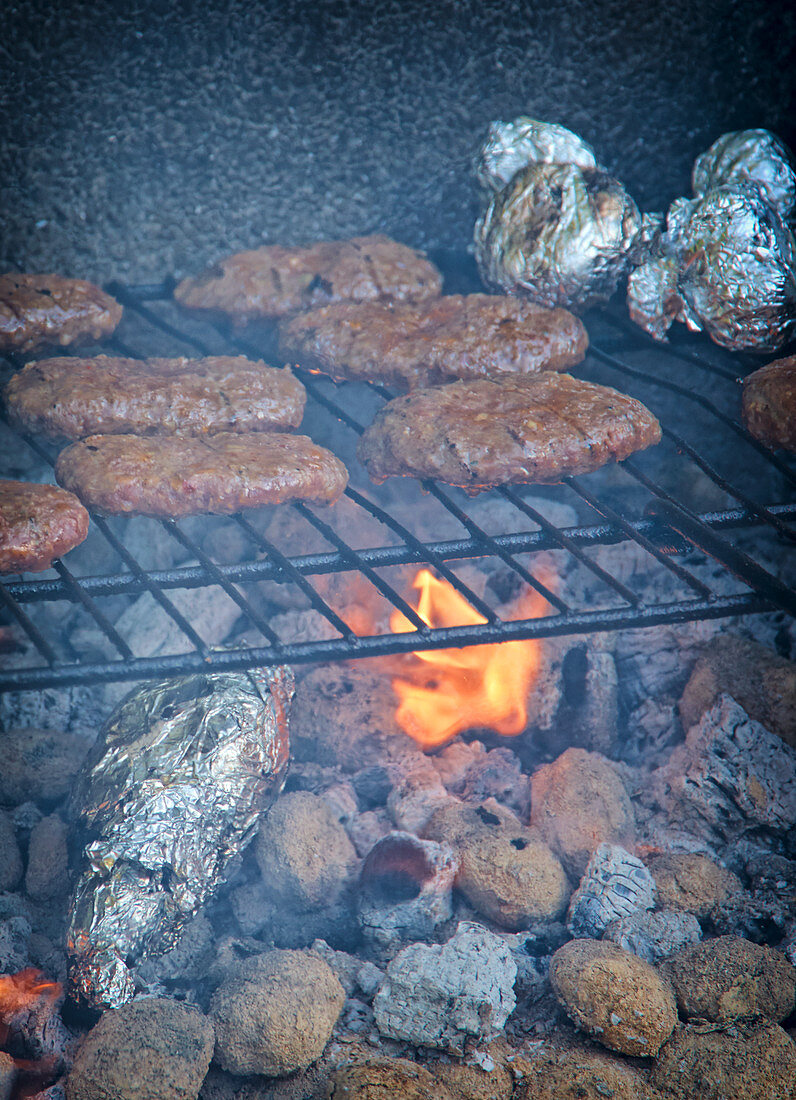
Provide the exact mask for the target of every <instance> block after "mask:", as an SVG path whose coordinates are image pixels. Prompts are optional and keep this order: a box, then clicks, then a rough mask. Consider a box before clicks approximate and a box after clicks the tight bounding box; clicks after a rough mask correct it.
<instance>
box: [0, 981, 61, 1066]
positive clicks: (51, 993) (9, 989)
mask: <svg viewBox="0 0 796 1100" xmlns="http://www.w3.org/2000/svg"><path fill="white" fill-rule="evenodd" d="M64 997H65V994H64V990H63V987H62V986H61V985H60V984H59V983H58V982H51V981H49V980H48V979H47V978H46V976H45V975H44V974H42V973H41V971H39V970H35V969H33V968H29V969H26V970H22V971H21V972H20V973H18V974H13V975H12V974H7V975H0V1043H1V1044H2V1045H3V1046H4V1047H5V1049H6V1050H7V1051H8V1052H9V1053H11V1054H13V1055H14V1056H15V1057H17V1058H23V1059H29V1060H32V1061H35V1062H36V1063H37V1071H38V1072H40V1073H41V1074H42V1076H45V1075H49V1077H50V1079H52V1078H53V1077H56V1076H57V1075H58V1074H60V1073H63V1072H64V1070H66V1069H68V1068H69V1067H70V1066H71V1064H72V1059H73V1058H74V1054H75V1047H76V1042H75V1038H74V1036H73V1035H72V1033H71V1032H70V1031H68V1030H67V1028H66V1026H65V1025H64V1022H63V1020H62V1019H61V1012H60V1009H61V1006H62V1005H63V1003H64Z"/></svg>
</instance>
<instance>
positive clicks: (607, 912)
mask: <svg viewBox="0 0 796 1100" xmlns="http://www.w3.org/2000/svg"><path fill="white" fill-rule="evenodd" d="M654 905H655V881H654V879H653V877H652V875H651V874H650V873H649V871H648V870H647V868H646V867H645V866H644V864H643V863H642V862H641V860H640V859H639V858H638V857H637V856H634V855H631V854H630V852H627V851H625V849H624V848H620V847H619V845H618V844H601V845H600V846H599V848H598V849H597V850H596V852H595V853H594V855H593V856H592V857H591V859H590V860H589V864H588V866H587V868H586V871H585V873H584V875H583V878H582V879H581V881H580V886H578V888H577V890H576V891H575V893H574V894H573V895H572V899H571V901H570V903H569V911H568V913H567V928H568V929H569V931H570V932H571V933H572V935H573V936H574V937H576V938H577V937H582V936H591V937H592V939H599V938H600V936H601V935H602V934H603V932H604V931H605V930H606V928H607V927H608V925H609V924H610V923H611V922H612V921H616V920H621V919H622V918H623V917H628V916H630V915H631V914H633V913H637V912H639V911H641V910H645V909H652V908H653V907H654Z"/></svg>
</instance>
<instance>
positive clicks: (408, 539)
mask: <svg viewBox="0 0 796 1100" xmlns="http://www.w3.org/2000/svg"><path fill="white" fill-rule="evenodd" d="M422 484H423V487H424V488H428V487H429V484H430V483H428V482H425V481H424V482H423V483H422ZM346 495H347V496H349V497H350V498H351V499H352V500H353V501H355V502H356V503H357V504H359V505H360V506H361V507H362V508H364V509H365V510H366V511H367V512H370V514H371V515H372V516H374V517H375V518H376V519H377V520H379V522H380V523H383V524H384V525H385V527H389V528H391V530H393V531H395V533H396V534H397V535H399V536H400V537H401V538H402V539H403V540H404V542H405V543H406V545H407V546H411V547H413V549H415V550H417V551H418V553H421V554H423V555H424V557H425V560H426V561H428V562H429V563H430V564H432V565H433V566H434V568H435V569H436V570H437V572H438V573H439V574H440V576H442V577H444V578H445V580H446V581H447V582H448V583H449V584H452V585H453V587H454V588H455V589H456V590H457V592H459V594H460V595H462V596H464V598H465V600H467V602H468V603H469V604H470V605H471V606H472V607H473V608H474V609H475V610H476V611H478V612H479V614H481V615H483V616H484V618H485V619H486V621H487V622H488V623H495V622H498V621H500V620H498V617H497V615H496V614H495V612H494V611H493V610H492V608H491V607H490V606H489V605H488V604H486V603H484V601H483V600H482V599H481V597H480V596H478V595H477V594H476V593H475V592H473V590H472V588H470V587H469V585H466V584H465V583H464V581H463V580H462V579H461V577H457V575H456V574H455V573H454V572H453V570H452V569H450V568H449V567H448V566H447V565H446V564H445V562H444V561H443V559H442V557H441V556H440V555H439V554H437V553H436V551H434V550H433V548H430V547H429V545H428V544H427V543H422V542H421V541H420V540H419V539H417V538H415V536H414V535H413V534H412V532H411V531H410V530H409V529H408V528H406V527H404V525H403V524H402V523H399V522H398V520H397V519H395V517H394V516H391V515H390V514H389V512H385V511H384V509H383V508H379V506H378V504H374V503H373V501H370V500H368V498H367V497H364V496H362V494H361V493H358V492H357V491H356V489H352V488H351V487H350V486H349V487H348V488H347V489H346Z"/></svg>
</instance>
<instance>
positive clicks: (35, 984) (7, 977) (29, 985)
mask: <svg viewBox="0 0 796 1100" xmlns="http://www.w3.org/2000/svg"><path fill="white" fill-rule="evenodd" d="M62 994H63V986H62V985H61V983H60V982H53V981H50V980H49V979H48V978H46V977H45V975H44V974H43V973H42V972H41V970H37V969H36V968H35V967H34V966H29V967H28V968H27V970H20V971H19V972H18V973H17V974H0V1019H7V1018H8V1017H11V1016H14V1015H15V1014H16V1013H17V1012H20V1011H21V1010H22V1009H24V1008H26V1007H27V1006H28V1005H30V1004H31V1003H32V1002H33V1001H37V1000H38V999H39V997H44V998H46V999H47V1000H48V1001H53V1002H55V1001H57V1000H58V998H59V997H61V996H62Z"/></svg>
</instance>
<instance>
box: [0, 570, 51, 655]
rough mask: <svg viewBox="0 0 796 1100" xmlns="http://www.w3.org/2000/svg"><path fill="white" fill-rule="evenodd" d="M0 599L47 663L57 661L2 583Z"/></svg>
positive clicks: (35, 627) (48, 646) (34, 625)
mask: <svg viewBox="0 0 796 1100" xmlns="http://www.w3.org/2000/svg"><path fill="white" fill-rule="evenodd" d="M0 600H2V602H3V605H4V606H5V607H7V608H8V610H9V611H10V612H11V614H12V615H13V616H14V618H15V619H16V620H17V622H18V623H19V625H20V626H21V627H22V629H23V630H24V631H25V633H26V634H27V636H28V637H29V638H30V640H31V641H32V642H33V644H34V646H35V647H36V649H38V651H39V653H40V654H41V655H42V657H43V658H44V659H45V661H46V662H47V664H48V665H54V664H56V663H57V661H58V655H57V653H56V652H55V650H54V649H53V647H52V646H51V645H50V643H49V642H48V641H47V639H46V638H45V637H44V635H43V634H42V632H41V631H40V630H39V628H38V627H37V626H36V624H35V623H33V622H32V621H31V619H30V618H29V617H28V616H27V615H26V614H25V612H24V611H23V610H22V608H21V607H20V606H19V604H18V603H17V601H16V600H15V599H14V597H13V596H12V595H11V593H10V592H9V591H8V589H7V587H6V586H5V585H4V584H0Z"/></svg>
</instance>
